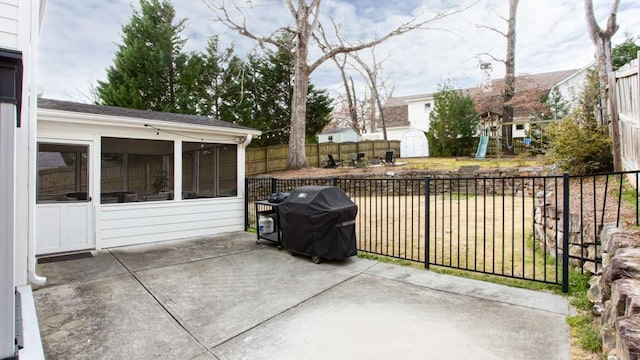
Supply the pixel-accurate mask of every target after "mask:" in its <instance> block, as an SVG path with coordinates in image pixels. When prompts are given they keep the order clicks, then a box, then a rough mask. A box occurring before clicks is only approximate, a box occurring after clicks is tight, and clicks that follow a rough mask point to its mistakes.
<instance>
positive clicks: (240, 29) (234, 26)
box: [202, 0, 295, 53]
mask: <svg viewBox="0 0 640 360" xmlns="http://www.w3.org/2000/svg"><path fill="white" fill-rule="evenodd" d="M202 1H203V2H204V3H205V5H206V6H207V7H208V8H209V9H211V11H212V12H213V13H214V14H215V15H216V18H215V19H214V20H213V21H215V22H219V23H222V24H223V25H225V26H226V27H227V28H228V29H229V30H231V31H235V32H237V33H238V34H240V35H242V36H245V37H248V38H250V39H253V40H255V41H257V42H258V43H259V44H260V46H261V47H262V46H264V44H265V43H267V44H271V45H273V46H276V47H277V48H279V49H280V50H282V51H284V52H287V53H292V49H291V48H290V47H288V46H287V45H286V44H283V43H281V42H279V41H278V39H277V37H276V36H275V34H276V33H278V32H280V31H282V30H287V29H288V30H289V31H291V32H293V33H295V31H293V30H291V29H290V28H281V29H278V30H276V31H274V32H273V33H272V34H270V35H269V36H259V35H257V34H255V33H254V32H252V31H250V30H249V29H248V28H247V18H246V17H245V16H244V13H243V12H242V10H241V9H240V6H238V4H237V3H236V2H233V8H234V9H235V10H236V12H237V13H238V14H240V16H241V17H242V22H237V21H234V20H233V19H232V18H231V16H230V14H229V11H228V10H227V7H226V6H225V5H224V1H223V2H222V3H221V4H220V5H218V4H217V3H216V2H215V0H202ZM290 2H291V0H287V4H289V3H290Z"/></svg>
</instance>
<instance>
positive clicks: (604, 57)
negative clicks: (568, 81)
mask: <svg viewBox="0 0 640 360" xmlns="http://www.w3.org/2000/svg"><path fill="white" fill-rule="evenodd" d="M619 5H620V0H614V1H613V4H612V5H611V11H610V12H609V18H608V19H607V27H606V28H605V29H602V28H600V26H599V25H598V22H597V21H596V17H595V14H594V12H593V1H592V0H584V8H585V12H586V20H587V27H588V29H589V35H590V36H591V40H592V41H593V44H594V45H595V47H596V61H597V63H598V79H599V82H600V99H602V100H604V99H607V96H606V88H607V86H609V85H610V84H613V82H612V80H613V79H612V78H613V76H612V73H613V62H612V60H611V38H612V37H613V35H614V34H615V33H616V31H618V24H617V22H616V18H617V13H618V6H619ZM613 90H614V89H613V86H610V91H613ZM607 104H608V111H606V112H605V114H608V116H607V115H604V116H601V117H600V119H599V120H600V124H601V125H604V124H606V119H607V118H609V120H610V125H611V138H612V140H613V149H612V150H613V168H614V170H615V171H621V170H622V164H621V163H622V161H621V154H620V136H619V134H620V131H619V129H618V116H617V115H618V114H617V113H616V111H615V110H614V109H615V104H614V98H613V96H612V94H609V97H608V102H607Z"/></svg>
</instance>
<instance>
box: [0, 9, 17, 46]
mask: <svg viewBox="0 0 640 360" xmlns="http://www.w3.org/2000/svg"><path fill="white" fill-rule="evenodd" d="M0 48H5V49H11V50H16V49H18V0H0Z"/></svg>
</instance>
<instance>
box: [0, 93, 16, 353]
mask: <svg viewBox="0 0 640 360" xmlns="http://www.w3.org/2000/svg"><path fill="white" fill-rule="evenodd" d="M16 115H17V114H16V107H15V105H13V104H9V103H0V207H1V208H0V210H1V211H0V359H4V358H7V357H10V356H14V355H15V326H16V325H15V313H16V307H15V284H14V276H15V227H14V216H15V199H14V192H15V161H14V156H15V128H16Z"/></svg>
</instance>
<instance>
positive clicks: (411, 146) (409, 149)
mask: <svg viewBox="0 0 640 360" xmlns="http://www.w3.org/2000/svg"><path fill="white" fill-rule="evenodd" d="M400 155H401V156H402V157H403V158H407V157H422V156H429V142H428V141H427V136H426V135H425V134H424V132H422V131H420V130H416V129H411V130H409V131H407V132H406V133H404V134H403V135H402V140H400Z"/></svg>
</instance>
